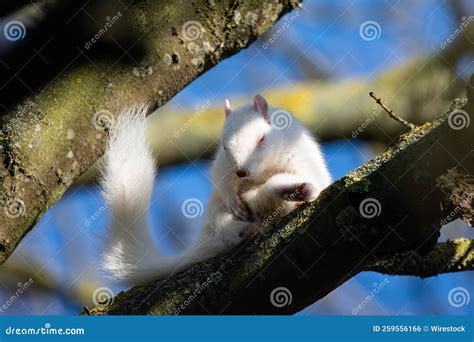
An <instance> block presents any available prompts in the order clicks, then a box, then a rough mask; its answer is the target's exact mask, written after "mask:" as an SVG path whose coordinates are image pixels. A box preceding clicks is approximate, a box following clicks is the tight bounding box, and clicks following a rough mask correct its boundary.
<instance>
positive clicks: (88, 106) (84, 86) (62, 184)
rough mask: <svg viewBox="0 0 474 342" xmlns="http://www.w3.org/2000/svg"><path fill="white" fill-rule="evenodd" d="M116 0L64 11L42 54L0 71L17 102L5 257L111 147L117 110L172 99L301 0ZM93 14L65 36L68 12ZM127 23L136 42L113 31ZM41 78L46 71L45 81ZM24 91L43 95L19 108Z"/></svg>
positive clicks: (0, 188)
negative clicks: (100, 48)
mask: <svg viewBox="0 0 474 342" xmlns="http://www.w3.org/2000/svg"><path fill="white" fill-rule="evenodd" d="M76 3H77V4H78V5H81V6H82V3H87V4H88V3H89V1H86V2H82V1H81V2H79V1H78V2H75V4H76ZM101 3H102V2H101ZM108 3H109V2H107V4H108ZM112 3H114V4H115V5H116V6H115V7H114V9H113V10H108V11H105V12H104V11H103V10H102V11H98V10H97V11H92V10H90V9H86V10H88V11H87V14H85V13H86V12H85V9H84V8H82V7H81V8H80V9H79V10H78V11H77V12H76V13H74V15H73V16H71V17H67V18H63V17H61V18H59V19H58V21H57V22H55V23H54V25H56V26H55V27H53V28H54V32H55V35H53V36H51V37H49V38H48V39H46V40H45V42H44V44H43V45H42V46H39V47H38V50H36V49H34V51H36V52H34V56H35V61H36V60H39V62H37V63H36V62H35V61H29V60H28V61H24V62H23V61H22V63H23V64H22V65H21V67H18V65H16V63H15V60H14V58H11V59H9V63H12V64H11V65H6V64H5V61H3V63H2V64H1V67H2V68H6V69H7V70H6V71H5V73H4V72H2V73H0V79H1V91H2V97H1V101H2V104H3V106H4V107H10V108H11V110H5V111H4V112H3V113H2V120H1V127H2V131H1V133H0V134H1V141H2V146H1V147H2V149H1V163H0V201H1V204H2V207H3V208H2V209H3V210H0V263H2V262H4V261H5V260H6V259H7V258H8V256H9V255H10V254H11V253H12V252H13V250H14V248H15V246H16V245H17V244H18V243H19V241H20V240H21V239H22V237H23V236H24V235H25V234H26V233H27V232H28V231H29V229H30V228H31V227H33V225H34V224H35V223H36V222H37V221H38V219H39V218H40V217H41V216H42V214H43V213H44V212H45V211H46V210H47V209H48V208H49V207H50V206H51V205H52V204H54V203H55V202H56V201H57V200H58V199H59V197H60V196H61V195H62V194H63V193H64V191H65V190H66V189H67V188H68V187H69V186H70V184H71V183H72V181H73V180H74V179H75V178H77V177H78V176H79V175H80V174H81V173H82V172H83V171H84V170H86V169H87V168H88V167H89V166H90V165H91V164H92V163H93V162H94V161H95V160H96V159H97V158H98V157H99V156H100V155H101V154H102V153H103V147H104V143H105V138H106V132H105V131H106V130H107V127H108V125H109V124H113V121H114V118H115V115H116V114H117V113H118V112H120V111H121V110H123V109H124V108H126V107H129V106H130V105H132V104H133V103H149V104H151V106H152V108H156V107H159V106H161V105H163V104H164V103H166V102H167V101H168V100H169V99H170V98H171V97H173V96H174V95H175V94H176V93H177V92H178V91H179V90H180V89H182V88H183V87H184V86H186V85H187V84H189V83H190V82H191V81H192V80H193V79H195V78H196V77H197V76H198V75H200V74H201V73H203V72H204V71H206V70H207V69H209V68H210V67H212V66H213V65H215V64H217V63H218V62H219V61H220V60H222V59H224V58H225V57H228V56H230V55H232V54H234V53H236V52H237V51H239V50H240V49H242V48H244V47H246V46H247V45H248V44H249V43H250V42H252V41H253V40H255V38H256V37H257V36H258V35H260V34H261V33H263V32H264V31H266V30H267V29H268V28H269V27H270V26H271V25H272V24H273V23H274V22H275V21H276V20H277V19H278V18H279V17H280V16H281V15H283V14H284V13H285V12H287V11H289V10H291V9H292V8H293V7H294V6H296V5H297V3H298V1H295V0H265V1H254V0H249V1H238V2H236V1H231V0H227V1H212V2H211V1H207V0H196V1H193V10H190V3H189V1H187V0H179V1H153V0H148V1H136V2H133V4H131V5H130V6H128V5H127V6H128V7H125V5H124V4H123V2H120V1H116V2H115V1H114V2H112ZM128 3H129V2H127V4H128ZM92 5H94V6H96V5H98V2H96V1H92V2H91V6H92ZM99 5H100V4H99ZM117 6H118V7H117ZM90 13H93V14H96V13H99V14H96V17H95V18H94V21H95V22H96V23H97V24H96V27H97V28H98V29H97V31H94V32H89V31H87V30H86V32H88V34H89V35H88V36H87V37H86V38H80V39H79V38H78V37H77V36H74V38H73V36H70V37H64V34H63V30H65V31H66V32H67V30H70V26H71V25H72V24H69V23H68V21H69V20H72V21H73V20H76V19H77V16H81V15H82V16H87V15H91V14H90ZM119 13H120V15H119ZM106 18H108V19H106ZM89 20H90V21H92V20H91V19H89ZM111 23H112V24H111ZM186 23H187V25H186ZM68 25H69V26H68ZM106 25H109V26H107V27H106ZM120 25H123V26H124V27H125V32H126V33H128V35H132V36H133V37H132V38H133V39H132V40H131V42H129V44H128V45H126V42H124V41H122V40H120V39H119V38H118V35H117V34H114V32H115V31H114V30H116V28H117V29H118V27H119V26H120ZM87 26H88V25H87ZM104 27H106V28H107V29H106V30H105V29H104ZM99 29H102V31H99ZM76 31H81V32H82V30H77V29H76ZM115 33H116V32H115ZM61 35H62V36H61ZM96 35H98V36H96ZM126 36H127V35H126ZM61 37H62V38H61ZM94 37H95V38H94ZM67 38H70V40H72V41H73V45H72V48H71V45H67V43H68V39H67ZM92 38H94V39H95V42H92ZM81 39H82V40H81ZM125 40H126V39H125ZM129 40H130V39H129ZM56 41H61V44H66V45H67V49H66V48H65V49H62V47H63V45H55V42H56ZM104 41H107V42H108V44H110V45H113V46H114V47H115V50H118V51H119V53H118V55H117V56H115V58H109V57H110V56H106V55H104V54H99V55H98V53H97V51H95V50H94V44H97V45H100V44H101V43H103V42H104ZM88 42H89V43H90V44H92V45H93V48H92V49H90V50H88V49H87V47H86V43H88ZM31 43H35V42H34V41H33V42H31ZM42 43H43V42H42ZM191 43H192V44H191ZM74 44H77V45H74ZM138 48H139V49H138ZM135 50H140V51H138V52H137V51H135ZM58 51H61V54H58ZM105 51H108V50H107V49H105ZM58 56H60V57H58ZM57 58H60V60H57ZM41 63H42V64H41ZM33 65H34V67H33ZM62 65H65V66H66V68H65V69H64V70H62V69H61V70H58V71H57V72H55V73H54V74H53V77H51V75H46V74H45V73H43V70H44V69H47V70H48V72H50V71H51V70H54V68H52V66H55V67H56V68H57V67H58V66H61V68H62ZM17 69H18V71H17V72H15V73H13V75H11V77H10V76H8V77H6V76H5V75H6V74H8V75H9V73H12V71H11V70H17ZM30 69H33V70H30ZM33 76H34V77H33ZM43 76H44V78H43ZM36 79H41V82H42V83H41V82H40V83H41V84H40V87H39V88H36V86H38V84H37V83H35V82H36V81H37V80H36ZM45 82H46V83H45ZM25 89H26V91H27V92H30V91H33V92H34V93H35V94H36V95H32V96H28V98H27V99H26V100H25V101H24V102H23V103H22V105H21V106H17V107H12V106H10V105H9V104H8V103H9V101H8V100H10V99H11V98H16V96H17V93H19V92H21V91H25ZM20 90H21V91H20ZM7 93H8V94H10V95H7ZM0 110H1V109H0Z"/></svg>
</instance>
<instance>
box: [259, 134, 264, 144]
mask: <svg viewBox="0 0 474 342" xmlns="http://www.w3.org/2000/svg"><path fill="white" fill-rule="evenodd" d="M264 140H265V136H264V135H262V137H261V138H260V140H259V141H258V143H257V145H260V144H261V143H262V142H263V141H264Z"/></svg>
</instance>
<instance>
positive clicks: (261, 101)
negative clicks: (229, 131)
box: [253, 95, 270, 122]
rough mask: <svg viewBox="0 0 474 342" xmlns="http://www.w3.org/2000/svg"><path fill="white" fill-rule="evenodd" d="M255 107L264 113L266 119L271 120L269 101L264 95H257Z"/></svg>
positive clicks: (254, 102)
mask: <svg viewBox="0 0 474 342" xmlns="http://www.w3.org/2000/svg"><path fill="white" fill-rule="evenodd" d="M253 109H254V110H255V111H256V112H258V113H260V114H262V115H263V117H264V118H265V120H267V121H268V122H270V116H269V115H268V102H267V100H265V98H264V97H263V96H262V95H257V96H255V98H254V99H253Z"/></svg>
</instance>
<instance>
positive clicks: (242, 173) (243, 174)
mask: <svg viewBox="0 0 474 342" xmlns="http://www.w3.org/2000/svg"><path fill="white" fill-rule="evenodd" d="M235 174H236V175H237V177H239V178H243V177H247V176H248V175H249V173H248V172H247V171H245V170H237V171H236V172H235Z"/></svg>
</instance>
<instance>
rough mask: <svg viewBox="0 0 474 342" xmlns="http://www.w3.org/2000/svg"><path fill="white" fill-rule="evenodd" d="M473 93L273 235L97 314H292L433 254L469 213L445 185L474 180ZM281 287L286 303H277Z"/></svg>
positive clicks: (121, 298) (466, 186)
mask: <svg viewBox="0 0 474 342" xmlns="http://www.w3.org/2000/svg"><path fill="white" fill-rule="evenodd" d="M472 89H473V88H472V87H469V90H468V101H464V102H463V101H457V102H456V105H455V106H454V108H452V110H451V111H450V114H449V115H448V114H447V115H444V116H443V117H442V118H440V119H438V120H437V121H435V122H432V123H427V124H425V125H424V126H421V127H417V128H415V129H413V130H412V131H410V132H409V133H407V134H406V135H405V136H403V137H402V139H401V141H400V142H399V144H398V145H397V146H395V147H394V148H392V149H390V150H388V151H386V152H385V153H383V154H381V155H380V156H378V157H377V158H375V159H374V160H372V161H370V162H368V163H367V164H365V165H363V166H362V167H360V168H358V169H357V170H355V171H353V172H351V173H349V174H348V175H346V176H345V177H343V178H342V179H340V180H338V181H336V182H335V183H334V184H332V185H331V186H329V187H328V188H327V189H326V190H325V191H324V192H323V193H322V194H321V195H320V196H319V198H318V199H317V200H316V201H315V202H313V203H310V204H308V205H305V206H304V207H302V208H300V209H299V210H297V211H295V212H293V213H292V214H290V215H289V216H288V217H286V218H284V219H283V220H282V221H281V222H280V223H278V224H277V225H276V226H275V227H273V228H272V229H270V230H268V231H266V232H263V233H261V234H259V235H258V236H256V237H255V238H253V239H251V240H250V241H248V242H247V243H245V244H244V245H241V246H238V248H236V249H235V250H233V251H231V252H229V253H227V254H226V255H223V256H221V257H218V258H214V259H212V260H209V261H206V262H203V263H200V264H198V265H196V266H194V267H193V268H191V269H190V270H188V271H186V272H184V273H181V274H178V275H176V276H173V277H170V278H168V279H165V280H161V281H157V282H156V283H154V284H150V285H148V286H143V287H136V288H134V289H131V290H130V291H127V292H125V293H122V294H120V295H118V296H117V297H116V298H115V301H114V303H113V304H112V305H110V306H104V307H96V308H93V309H91V310H89V312H90V313H91V314H156V315H158V314H173V313H179V314H291V313H295V312H298V311H299V310H301V309H303V308H305V307H307V306H308V305H310V304H312V303H313V302H315V301H316V300H318V299H320V298H322V297H324V296H325V295H326V294H328V293H329V292H331V291H332V290H334V289H335V288H337V287H338V286H339V285H341V284H342V283H344V282H345V281H346V280H347V279H349V278H351V277H352V276H354V275H355V274H357V273H359V272H360V271H363V270H365V269H366V268H367V267H370V266H371V265H373V264H374V263H375V262H377V261H379V260H382V259H386V258H388V257H389V256H390V255H392V254H395V253H402V252H404V251H415V252H416V253H420V254H422V253H426V252H428V251H429V250H431V249H432V248H433V246H434V245H435V243H436V241H437V238H438V235H439V229H440V228H441V227H442V226H443V225H444V224H446V223H448V222H450V221H452V220H454V219H456V218H459V217H460V215H461V212H462V211H461V212H460V211H454V212H452V211H451V210H452V206H451V205H449V206H445V203H444V201H446V199H447V198H448V197H449V196H446V186H445V185H443V184H444V183H443V182H441V181H440V180H442V179H445V178H446V177H447V176H448V175H449V174H451V173H452V172H453V171H452V170H456V174H459V175H461V174H462V175H465V176H466V178H469V177H472V175H473V174H474V155H473V154H472V149H473V140H472V136H473V135H474V125H472V124H471V125H469V124H468V125H466V124H464V125H462V126H460V125H459V121H458V119H459V118H454V117H453V113H455V114H456V115H457V114H459V113H460V114H461V115H463V116H464V119H465V122H468V121H469V120H470V121H472V113H474V96H473V95H474V94H473V91H472ZM461 105H463V107H462V109H460V110H456V111H454V109H456V108H459V107H460V106H461ZM454 119H456V120H454ZM470 184H472V183H471V182H470V181H466V182H463V183H461V185H460V187H461V188H462V189H461V190H462V192H464V193H471V194H472V191H473V189H472V188H471V185H470ZM451 193H452V191H451ZM449 198H452V197H449ZM399 255H401V256H402V257H403V254H399ZM411 255H412V254H410V257H411ZM157 262H159V261H157ZM401 263H403V260H401ZM380 267H381V266H380ZM431 273H433V272H431ZM421 275H425V274H423V273H421ZM282 288H284V289H283V290H284V292H285V293H286V298H287V300H286V301H285V303H284V304H285V305H279V304H281V303H280V302H278V300H277V298H275V295H276V292H278V291H280V290H282Z"/></svg>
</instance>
